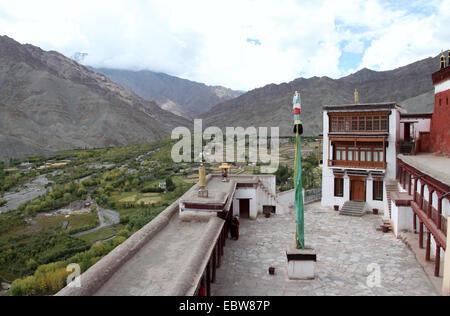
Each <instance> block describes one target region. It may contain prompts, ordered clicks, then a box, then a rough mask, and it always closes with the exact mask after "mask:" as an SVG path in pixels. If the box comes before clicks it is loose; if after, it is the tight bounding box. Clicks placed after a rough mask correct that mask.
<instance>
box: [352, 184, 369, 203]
mask: <svg viewBox="0 0 450 316" xmlns="http://www.w3.org/2000/svg"><path fill="white" fill-rule="evenodd" d="M350 183H351V184H350V195H351V197H350V199H351V200H352V201H357V202H365V201H366V182H365V181H364V180H351V182H350Z"/></svg>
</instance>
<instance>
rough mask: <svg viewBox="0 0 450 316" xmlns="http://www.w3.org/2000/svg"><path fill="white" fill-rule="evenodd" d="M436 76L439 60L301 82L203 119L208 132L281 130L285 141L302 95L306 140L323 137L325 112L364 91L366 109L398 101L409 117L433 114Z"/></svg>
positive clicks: (232, 103) (224, 106)
mask: <svg viewBox="0 0 450 316" xmlns="http://www.w3.org/2000/svg"><path fill="white" fill-rule="evenodd" d="M437 70H439V56H437V57H434V58H431V57H430V58H427V59H424V60H421V61H418V62H415V63H413V64H410V65H407V66H405V67H401V68H398V69H395V70H391V71H383V72H377V71H372V70H369V69H363V70H361V71H359V72H357V73H355V74H352V75H350V76H347V77H344V78H341V79H338V80H333V79H330V78H328V77H321V78H318V77H313V78H310V79H304V78H300V79H296V80H294V81H292V82H289V83H283V84H279V85H275V84H271V85H267V86H265V87H263V88H259V89H255V90H252V91H249V92H248V93H245V94H243V95H241V96H240V97H238V98H236V99H233V100H229V101H226V102H224V103H221V104H219V105H217V106H215V107H214V108H212V109H211V110H210V111H208V112H206V113H204V114H203V115H202V117H203V118H204V120H205V121H204V124H205V125H207V126H219V127H225V126H243V127H248V126H255V127H259V126H267V127H269V126H279V127H280V133H281V135H291V134H292V121H293V114H292V105H291V102H292V95H293V93H294V92H295V91H296V90H298V91H301V93H302V119H303V123H304V127H305V135H318V134H320V133H321V132H322V107H323V106H324V105H335V104H351V103H354V90H355V89H358V91H359V96H360V102H361V103H363V102H388V101H395V102H397V103H399V104H400V105H402V106H404V107H405V108H406V109H407V110H408V112H415V113H417V112H432V111H433V104H434V92H433V91H434V90H433V84H432V81H431V74H432V73H433V72H435V71H437Z"/></svg>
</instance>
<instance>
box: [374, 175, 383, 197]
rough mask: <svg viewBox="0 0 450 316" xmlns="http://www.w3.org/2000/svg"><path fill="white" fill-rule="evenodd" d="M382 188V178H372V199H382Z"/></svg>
mask: <svg viewBox="0 0 450 316" xmlns="http://www.w3.org/2000/svg"><path fill="white" fill-rule="evenodd" d="M383 188H384V181H383V179H373V185H372V199H373V200H374V201H383V198H384V193H383Z"/></svg>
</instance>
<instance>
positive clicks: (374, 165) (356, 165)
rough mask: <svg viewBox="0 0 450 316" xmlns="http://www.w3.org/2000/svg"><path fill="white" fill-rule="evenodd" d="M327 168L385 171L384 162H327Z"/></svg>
mask: <svg viewBox="0 0 450 316" xmlns="http://www.w3.org/2000/svg"><path fill="white" fill-rule="evenodd" d="M328 167H348V168H368V169H386V162H373V161H346V160H328Z"/></svg>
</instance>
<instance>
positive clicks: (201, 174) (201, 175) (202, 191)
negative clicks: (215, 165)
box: [198, 152, 208, 198]
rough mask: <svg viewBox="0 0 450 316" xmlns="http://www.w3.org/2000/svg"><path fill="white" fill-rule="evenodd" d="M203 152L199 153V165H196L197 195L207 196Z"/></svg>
mask: <svg viewBox="0 0 450 316" xmlns="http://www.w3.org/2000/svg"><path fill="white" fill-rule="evenodd" d="M203 160H204V154H203V152H202V153H200V167H198V185H199V189H198V197H203V198H207V197H208V189H207V188H206V168H205V165H204V164H203Z"/></svg>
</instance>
